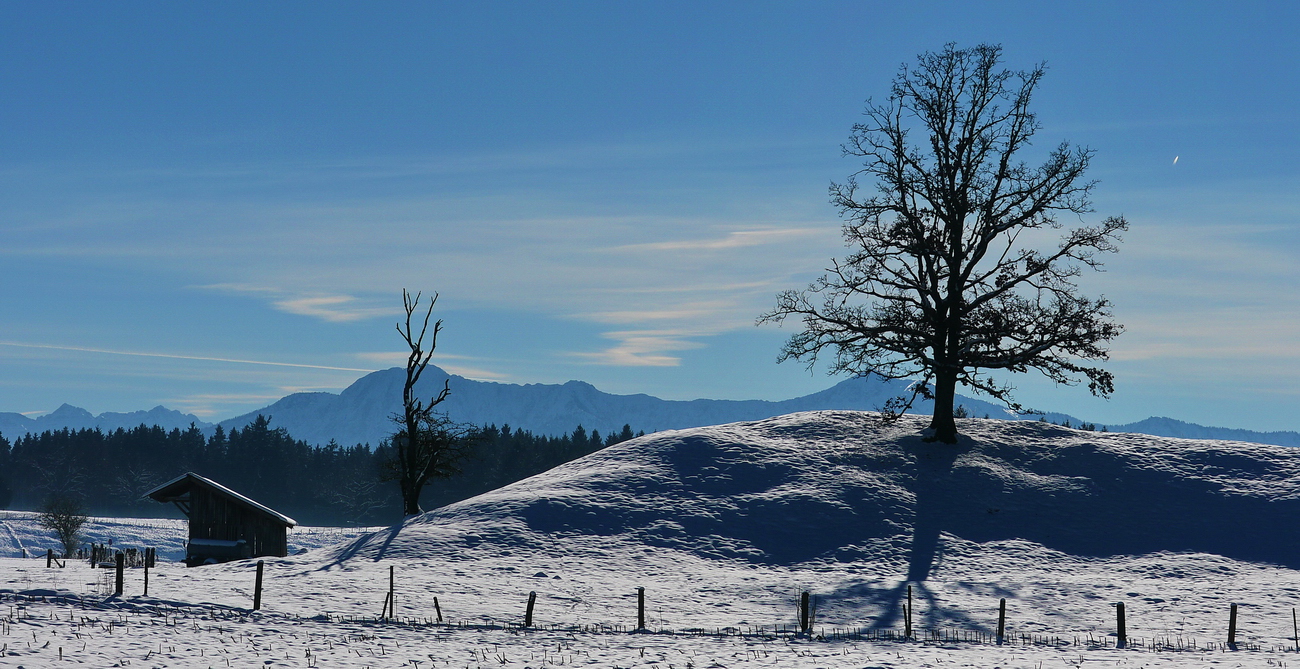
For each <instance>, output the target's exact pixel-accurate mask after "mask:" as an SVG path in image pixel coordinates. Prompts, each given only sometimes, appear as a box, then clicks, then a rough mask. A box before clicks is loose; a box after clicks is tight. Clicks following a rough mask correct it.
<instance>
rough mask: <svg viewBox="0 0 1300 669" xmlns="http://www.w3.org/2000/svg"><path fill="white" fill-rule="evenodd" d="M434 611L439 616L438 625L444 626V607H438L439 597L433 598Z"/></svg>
mask: <svg viewBox="0 0 1300 669" xmlns="http://www.w3.org/2000/svg"><path fill="white" fill-rule="evenodd" d="M433 610H434V612H435V613H437V614H438V624H439V625H441V624H442V607H441V606H438V598H437V597H434V598H433Z"/></svg>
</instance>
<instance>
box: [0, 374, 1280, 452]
mask: <svg viewBox="0 0 1300 669" xmlns="http://www.w3.org/2000/svg"><path fill="white" fill-rule="evenodd" d="M404 380H405V370H403V369H402V368H399V367H394V368H390V369H386V370H379V371H376V372H371V373H370V374H366V375H365V376H362V377H361V378H359V379H357V380H356V381H354V382H353V383H352V384H351V385H349V386H348V387H347V388H344V389H343V390H342V391H341V392H339V393H337V394H335V393H328V392H303V393H293V394H290V395H286V396H285V397H282V398H280V399H279V400H277V401H275V402H273V403H271V404H269V405H267V406H265V407H262V408H260V409H257V410H255V411H250V412H248V413H245V414H242V415H240V416H236V417H233V418H228V419H225V420H222V421H218V422H216V423H209V422H206V421H203V420H201V419H200V418H198V417H197V416H195V415H193V414H187V413H182V412H180V411H176V410H173V409H168V408H167V407H164V406H162V405H158V406H156V407H154V408H152V409H149V410H148V411H134V412H126V413H117V412H104V413H101V414H99V415H94V414H91V413H90V412H89V411H86V410H85V409H82V408H79V407H75V406H72V405H69V404H63V405H61V406H60V407H59V408H58V409H55V410H54V411H52V412H50V413H48V414H45V415H43V416H38V417H36V418H30V417H28V416H24V415H22V414H19V413H13V412H0V435H3V436H5V437H7V438H9V439H11V440H12V439H14V438H17V437H20V436H22V435H23V434H27V433H40V432H43V431H45V430H60V429H64V428H67V429H73V430H80V429H96V428H98V429H100V430H103V431H112V430H116V429H118V428H123V429H131V428H134V427H138V426H139V425H142V424H143V425H150V426H152V425H158V426H160V427H162V428H163V429H166V430H171V429H186V428H188V427H189V426H190V425H194V426H196V427H198V428H199V429H201V430H203V431H204V432H205V433H208V434H211V433H212V431H213V430H214V429H215V428H216V427H217V426H218V425H220V426H221V427H222V428H223V429H225V430H230V429H232V428H236V429H238V428H243V427H244V426H245V425H247V424H249V423H251V422H252V421H253V420H254V419H256V418H257V416H258V415H259V414H261V415H266V416H269V417H271V419H272V425H273V426H275V427H283V428H285V429H287V430H288V431H289V433H290V434H291V435H293V436H294V437H295V438H297V439H302V440H304V441H307V442H308V443H311V444H315V445H324V444H326V443H328V442H330V441H331V440H333V441H336V442H337V443H339V444H343V445H353V444H370V445H371V446H375V445H378V444H379V442H380V441H382V440H383V439H384V438H385V437H386V436H387V435H388V434H390V433H391V432H392V431H393V430H394V429H395V428H394V426H393V423H392V421H391V420H390V418H391V416H392V415H393V414H395V413H396V412H397V411H398V410H399V409H400V407H401V392H402V384H403V382H404ZM444 382H447V383H450V384H451V388H452V394H451V396H450V397H449V399H448V400H447V402H446V403H445V404H443V405H442V407H441V408H442V409H444V410H445V411H446V412H447V413H448V414H449V415H450V416H451V417H452V418H453V419H455V420H458V421H462V422H466V423H473V424H496V425H498V426H500V425H504V424H509V425H510V426H511V427H513V428H517V429H525V430H530V431H532V432H533V433H535V434H547V435H560V434H566V433H568V432H569V431H571V430H572V429H573V428H574V427H576V426H577V425H579V424H581V425H582V426H584V427H585V428H586V429H587V430H589V431H590V430H596V431H599V432H600V433H601V434H609V433H610V432H617V431H619V430H621V429H622V427H623V425H625V424H627V425H631V426H632V428H633V429H634V430H644V431H646V432H656V431H662V430H672V429H686V428H694V427H702V426H705V425H718V424H723V423H731V422H736V421H744V420H761V419H765V418H770V417H772V416H778V415H783V414H789V413H795V412H799V411H816V410H853V411H871V410H875V409H877V408H878V407H880V406H881V405H882V404H883V402H884V401H885V400H886V399H888V398H890V397H894V396H897V395H900V394H903V393H904V392H906V388H907V382H905V381H886V380H883V379H879V378H876V377H857V378H851V379H846V380H843V381H840V382H839V383H836V384H835V385H833V386H831V387H829V388H826V389H824V390H820V391H818V392H815V393H811V394H808V395H803V396H800V397H794V398H790V399H786V400H776V401H773V400H715V399H703V398H701V399H694V400H665V399H660V398H658V397H654V396H652V395H647V394H645V393H637V394H632V395H615V394H612V393H606V392H604V391H601V390H600V389H598V388H596V387H595V386H593V385H591V384H590V383H587V382H584V381H568V382H565V383H562V384H543V383H530V384H511V383H499V382H495V381H475V380H472V379H467V378H465V377H462V376H458V375H454V374H448V373H447V372H446V371H444V370H442V369H441V368H438V367H436V366H434V365H430V366H429V368H428V370H427V372H426V374H425V377H424V378H423V379H422V380H421V382H420V385H419V387H418V388H417V390H418V391H419V392H420V393H421V394H422V395H424V396H431V395H433V394H436V392H437V390H438V389H439V388H441V386H442V384H443V383H444ZM957 404H958V405H959V406H962V407H965V408H966V411H967V413H968V414H969V415H971V416H974V417H981V416H985V415H987V416H989V417H991V418H1001V419H1007V420H1038V416H1037V415H1034V416H1015V415H1013V414H1011V413H1010V412H1008V411H1007V410H1006V409H1005V408H1004V407H1001V406H999V405H996V404H993V403H991V402H986V401H983V400H979V399H975V398H970V397H966V396H962V395H958V400H957ZM932 406H933V405H932V404H931V403H930V402H929V401H926V400H924V399H920V398H918V401H917V403H916V405H915V406H914V407H913V409H912V412H913V413H918V414H927V413H929V412H930V411H932ZM1043 417H1044V418H1045V419H1046V420H1048V421H1050V422H1054V423H1063V422H1066V421H1069V423H1070V424H1072V425H1076V426H1077V425H1079V424H1081V423H1082V422H1083V421H1081V420H1080V419H1078V418H1076V417H1074V416H1072V415H1069V414H1065V413H1059V412H1048V413H1046V414H1044V416H1043ZM1098 427H1103V426H1100V425H1099V426H1098ZM1104 427H1106V428H1107V429H1108V430H1110V431H1112V432H1137V433H1142V434H1150V435H1155V436H1164V437H1181V438H1190V439H1220V440H1232V441H1245V442H1254V443H1263V444H1274V445H1279V446H1293V447H1300V432H1293V431H1272V432H1261V431H1254V430H1244V429H1237V428H1221V427H1213V426H1205V425H1198V424H1196V423H1189V422H1186V421H1181V420H1177V419H1173V418H1167V417H1162V416H1152V417H1149V418H1145V419H1143V420H1140V421H1136V422H1134V423H1127V424H1123V425H1107V426H1104Z"/></svg>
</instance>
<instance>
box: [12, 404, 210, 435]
mask: <svg viewBox="0 0 1300 669" xmlns="http://www.w3.org/2000/svg"><path fill="white" fill-rule="evenodd" d="M191 423H193V424H194V425H197V426H198V427H200V428H204V429H210V428H211V427H212V424H211V423H205V422H203V421H202V420H199V418H198V417H197V416H195V415H194V414H188V413H181V412H179V411H176V410H173V409H168V408H167V407H165V406H162V405H159V406H156V407H154V408H152V409H150V410H148V411H132V412H130V413H115V412H112V411H105V412H104V413H101V414H99V415H98V416H96V415H94V414H92V413H90V412H89V411H86V410H85V409H82V408H80V407H74V406H72V405H70V404H63V405H62V406H60V407H59V408H57V409H55V410H54V411H51V412H50V413H47V414H45V415H43V416H38V417H36V418H28V417H27V416H24V415H22V414H20V413H13V412H0V435H4V436H5V437H7V438H11V439H12V438H16V437H21V436H22V435H24V434H27V433H29V432H32V433H36V434H39V433H41V432H45V431H46V430H62V429H64V428H68V429H70V430H82V429H89V430H93V429H95V428H99V429H100V430H103V431H104V432H110V431H112V430H116V429H118V428H119V427H120V428H123V429H128V430H129V429H131V428H133V427H138V426H140V425H151V426H152V425H158V426H160V427H162V428H163V429H166V430H171V429H173V428H179V429H182V430H183V429H185V428H188V427H189V426H190V424H191Z"/></svg>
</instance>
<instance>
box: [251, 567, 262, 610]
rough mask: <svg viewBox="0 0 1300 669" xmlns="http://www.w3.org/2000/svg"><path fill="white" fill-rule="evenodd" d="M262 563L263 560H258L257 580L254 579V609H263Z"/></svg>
mask: <svg viewBox="0 0 1300 669" xmlns="http://www.w3.org/2000/svg"><path fill="white" fill-rule="evenodd" d="M262 565H263V562H262V561H261V560H258V561H257V580H255V581H253V610H254V611H260V610H261V609H262Z"/></svg>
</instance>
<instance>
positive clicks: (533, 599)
mask: <svg viewBox="0 0 1300 669" xmlns="http://www.w3.org/2000/svg"><path fill="white" fill-rule="evenodd" d="M535 603H537V593H536V592H529V593H528V609H527V610H525V611H524V627H532V626H533V604H535Z"/></svg>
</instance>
